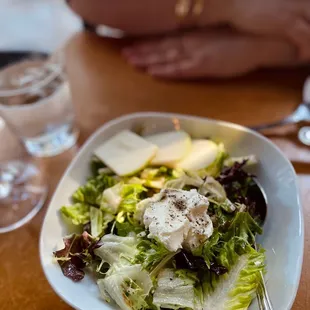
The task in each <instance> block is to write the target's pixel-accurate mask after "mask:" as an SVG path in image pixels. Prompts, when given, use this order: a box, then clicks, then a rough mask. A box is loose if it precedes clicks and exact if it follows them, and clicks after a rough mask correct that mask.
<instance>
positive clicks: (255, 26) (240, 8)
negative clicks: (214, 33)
mask: <svg viewBox="0 0 310 310" xmlns="http://www.w3.org/2000/svg"><path fill="white" fill-rule="evenodd" d="M227 6H228V7H229V9H228V10H226V11H227V12H228V13H229V15H228V16H227V17H226V21H227V22H228V23H230V25H231V26H233V27H235V28H237V29H238V30H243V31H247V32H250V33H256V34H260V35H273V36H278V37H286V38H289V39H290V40H291V41H292V42H294V43H295V44H296V45H297V46H298V48H299V52H300V54H299V55H300V58H301V59H304V60H310V0H259V1H257V0H229V1H228V2H227Z"/></svg>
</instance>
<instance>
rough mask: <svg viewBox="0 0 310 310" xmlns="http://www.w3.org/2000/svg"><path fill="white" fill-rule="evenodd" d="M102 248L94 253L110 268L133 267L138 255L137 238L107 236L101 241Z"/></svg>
mask: <svg viewBox="0 0 310 310" xmlns="http://www.w3.org/2000/svg"><path fill="white" fill-rule="evenodd" d="M100 243H101V246H100V247H99V248H97V249H96V250H95V251H94V253H95V254H96V255H97V256H99V257H100V258H101V259H102V261H103V262H105V263H108V264H109V265H110V266H112V265H114V266H118V268H120V267H121V266H127V265H131V262H132V261H133V260H134V257H135V255H136V253H137V250H136V246H137V243H138V242H137V238H136V237H120V236H116V235H112V234H108V235H105V236H103V237H102V238H101V240H100Z"/></svg>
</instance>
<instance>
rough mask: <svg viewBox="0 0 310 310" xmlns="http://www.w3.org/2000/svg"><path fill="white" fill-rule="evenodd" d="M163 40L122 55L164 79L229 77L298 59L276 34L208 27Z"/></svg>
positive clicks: (290, 62)
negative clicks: (229, 31) (201, 31)
mask: <svg viewBox="0 0 310 310" xmlns="http://www.w3.org/2000/svg"><path fill="white" fill-rule="evenodd" d="M165 40H166V41H165V42H166V43H165V44H163V43H162V41H161V40H157V41H152V42H146V43H145V44H144V43H139V44H138V45H137V46H135V45H133V46H132V47H130V48H129V49H127V50H126V51H125V52H124V54H125V57H126V58H127V60H128V61H129V62H130V63H131V64H132V65H134V66H137V67H144V68H145V70H146V71H147V72H148V73H149V74H150V75H152V76H154V77H159V78H166V79H193V78H201V77H231V76H238V75H242V74H245V73H247V72H250V71H253V70H255V69H257V68H259V67H272V66H284V65H292V64H294V63H296V61H297V59H296V58H295V56H296V48H295V47H294V45H293V44H290V43H289V42H286V41H284V40H281V39H275V38H263V37H256V36H249V35H244V34H237V33H229V34H228V33H225V32H216V33H215V32H213V31H212V32H210V31H209V32H205V33H203V34H201V33H200V34H199V35H197V33H196V32H193V33H188V34H186V35H183V36H182V41H181V43H182V44H180V42H178V40H180V39H177V38H171V41H170V40H167V39H165ZM196 41H197V42H196ZM193 46H195V47H197V46H199V48H192V47H193ZM165 48H166V49H165Z"/></svg>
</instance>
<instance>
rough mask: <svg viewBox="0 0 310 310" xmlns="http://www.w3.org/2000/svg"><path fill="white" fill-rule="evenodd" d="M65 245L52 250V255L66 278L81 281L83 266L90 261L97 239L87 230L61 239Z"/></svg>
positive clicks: (83, 274)
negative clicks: (54, 250) (59, 248)
mask: <svg viewBox="0 0 310 310" xmlns="http://www.w3.org/2000/svg"><path fill="white" fill-rule="evenodd" d="M63 241H64V245H65V247H64V248H63V249H61V250H58V251H56V252H54V256H55V258H56V260H57V261H58V264H59V265H60V267H61V270H62V272H63V274H64V276H66V277H67V278H69V279H71V280H73V281H74V282H78V281H81V280H82V279H83V278H84V276H85V273H84V270H83V269H84V268H85V267H86V266H88V265H90V263H91V262H92V260H93V258H94V249H95V248H96V247H97V246H98V239H96V238H93V237H92V236H91V235H89V234H88V233H87V232H84V233H83V234H82V235H76V234H73V235H71V236H68V237H66V238H64V239H63Z"/></svg>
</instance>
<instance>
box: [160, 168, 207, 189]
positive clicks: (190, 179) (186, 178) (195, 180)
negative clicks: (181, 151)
mask: <svg viewBox="0 0 310 310" xmlns="http://www.w3.org/2000/svg"><path fill="white" fill-rule="evenodd" d="M202 185H203V179H202V178H201V177H200V176H199V175H198V174H197V173H195V172H187V173H185V172H182V173H181V174H180V176H179V177H178V178H176V179H172V180H169V181H168V182H166V183H165V186H164V188H174V189H185V188H186V187H194V188H199V187H200V186H202Z"/></svg>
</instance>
